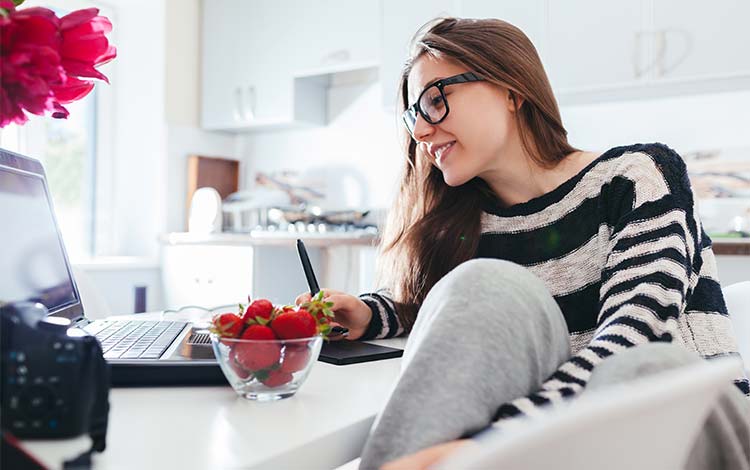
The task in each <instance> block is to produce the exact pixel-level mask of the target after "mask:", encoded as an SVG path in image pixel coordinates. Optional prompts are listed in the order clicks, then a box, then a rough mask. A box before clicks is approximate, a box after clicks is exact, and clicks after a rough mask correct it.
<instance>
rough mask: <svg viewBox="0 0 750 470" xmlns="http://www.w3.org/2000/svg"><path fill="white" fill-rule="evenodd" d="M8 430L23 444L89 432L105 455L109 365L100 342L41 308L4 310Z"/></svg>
mask: <svg viewBox="0 0 750 470" xmlns="http://www.w3.org/2000/svg"><path fill="white" fill-rule="evenodd" d="M0 319H1V320H2V325H0V326H1V328H0V346H2V348H1V349H2V356H0V357H1V358H0V380H2V387H1V388H0V403H1V404H2V428H3V430H6V431H9V432H10V433H11V434H13V435H15V436H16V437H18V438H22V439H54V438H69V437H75V436H79V435H81V434H83V433H86V432H88V433H89V434H90V435H91V437H92V439H93V440H94V448H95V450H98V451H101V450H104V446H105V436H106V431H107V419H108V414H109V387H110V377H109V365H108V364H107V362H106V361H105V360H104V356H103V354H102V349H101V346H100V344H99V342H98V341H97V340H96V338H95V337H93V336H91V335H89V334H88V333H86V332H85V331H84V330H82V329H79V328H72V327H71V325H70V321H69V320H67V319H65V318H60V317H54V316H52V317H49V316H47V310H46V308H44V306H43V305H41V304H33V303H28V302H24V303H17V304H7V305H2V306H0Z"/></svg>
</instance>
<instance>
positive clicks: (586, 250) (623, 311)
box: [360, 144, 750, 419]
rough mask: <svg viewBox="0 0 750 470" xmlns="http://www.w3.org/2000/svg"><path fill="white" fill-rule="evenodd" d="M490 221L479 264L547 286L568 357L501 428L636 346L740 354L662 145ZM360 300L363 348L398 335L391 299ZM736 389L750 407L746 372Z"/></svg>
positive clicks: (684, 189)
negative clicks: (514, 267) (510, 268)
mask: <svg viewBox="0 0 750 470" xmlns="http://www.w3.org/2000/svg"><path fill="white" fill-rule="evenodd" d="M483 209H484V211H483V213H482V234H481V238H480V242H479V249H478V252H477V254H476V257H477V258H498V259H505V260H508V261H512V262H515V263H518V264H520V265H523V266H526V267H527V268H528V269H530V270H531V271H532V272H533V273H534V274H536V275H537V276H538V277H539V278H541V279H542V280H543V281H544V283H545V284H546V286H547V288H548V289H549V291H550V292H551V293H552V295H553V296H554V298H555V300H556V301H557V303H558V305H559V306H560V309H561V310H562V312H563V315H564V316H565V320H566V322H567V325H568V330H569V331H570V339H571V345H572V350H573V351H572V352H573V356H572V357H571V359H570V360H568V361H567V362H565V363H564V364H563V365H562V366H560V368H559V369H558V370H557V371H556V372H555V373H554V374H553V375H552V376H551V377H549V379H548V380H546V381H545V382H544V384H543V385H542V387H541V389H540V390H538V391H537V392H535V393H533V394H532V395H530V396H527V397H521V398H519V399H516V400H514V401H512V402H510V403H507V404H505V405H503V406H502V407H501V408H500V410H499V411H498V415H497V416H498V418H499V419H502V418H506V417H512V416H517V415H523V414H525V415H533V414H535V411H537V410H538V407H539V405H545V404H549V403H556V402H559V401H561V400H563V399H564V398H567V397H571V396H574V395H576V394H577V393H578V392H580V391H581V390H582V389H583V388H584V387H585V386H586V383H587V381H588V379H589V376H590V375H591V371H592V369H593V368H594V367H595V366H596V365H597V364H598V363H600V362H601V361H602V360H603V359H605V358H606V357H608V356H610V355H612V354H616V353H617V352H619V351H622V350H624V349H626V348H629V347H632V346H634V345H637V344H642V343H647V342H650V341H667V342H669V341H675V342H678V343H680V344H683V345H684V346H685V347H687V348H688V349H690V350H693V351H696V352H698V353H699V354H700V355H702V356H703V357H705V358H712V357H716V356H724V355H737V354H738V353H737V344H736V341H735V339H734V335H733V332H732V329H731V324H730V319H729V316H728V313H727V308H726V305H725V304H724V298H723V296H722V292H721V288H720V285H719V281H718V277H717V271H716V261H715V258H714V254H713V251H712V250H711V239H710V238H709V237H708V236H707V235H706V233H705V232H704V231H703V229H702V227H701V225H700V222H699V219H698V214H697V208H696V205H695V204H694V201H693V194H692V190H691V188H690V183H689V180H688V176H687V169H686V167H685V163H684V162H683V160H682V158H681V157H680V156H679V155H678V154H677V153H676V152H674V151H673V150H671V149H670V148H668V147H666V146H665V145H662V144H637V145H631V146H625V147H616V148H613V149H610V150H608V151H607V152H605V153H604V154H602V155H601V156H600V157H599V158H597V159H596V160H594V161H593V162H592V163H591V164H589V165H588V166H587V167H586V168H585V169H584V170H582V171H581V172H580V173H578V174H577V175H576V176H575V177H573V178H572V179H570V180H568V181H567V182H565V183H563V184H562V185H561V186H560V187H558V188H557V189H555V190H553V191H551V192H549V193H547V194H544V195H543V196H540V197H538V198H535V199H532V200H531V201H528V202H526V203H522V204H517V205H514V206H511V207H508V208H501V207H498V206H497V205H496V204H492V203H488V204H487V205H486V206H485V207H483ZM360 297H361V298H362V299H363V300H364V301H365V302H366V303H367V304H368V305H369V306H370V308H371V309H372V311H373V317H372V321H371V323H370V326H369V328H368V330H367V331H366V333H365V336H363V339H373V338H389V337H393V336H398V335H401V334H403V332H404V329H403V327H402V325H401V324H400V322H399V320H398V317H397V316H396V311H395V308H394V304H393V302H392V301H391V299H390V298H389V294H388V291H387V290H380V291H377V292H374V293H370V294H363V295H361V296H360ZM735 384H736V385H737V387H738V388H739V389H740V390H741V391H742V392H743V393H745V395H747V396H749V397H750V390H749V389H748V380H747V378H746V377H745V374H744V371H742V370H738V371H737V379H736V380H735Z"/></svg>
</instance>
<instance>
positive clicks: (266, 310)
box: [242, 299, 273, 325]
mask: <svg viewBox="0 0 750 470" xmlns="http://www.w3.org/2000/svg"><path fill="white" fill-rule="evenodd" d="M272 313H273V304H272V303H271V301H269V300H266V299H258V300H256V301H254V302H253V303H251V304H250V305H248V306H247V309H245V314H244V315H243V316H242V321H244V322H245V323H247V324H249V325H251V324H259V325H267V324H268V322H269V321H270V320H271V314H272Z"/></svg>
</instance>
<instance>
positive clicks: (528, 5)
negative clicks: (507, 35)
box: [459, 0, 547, 61]
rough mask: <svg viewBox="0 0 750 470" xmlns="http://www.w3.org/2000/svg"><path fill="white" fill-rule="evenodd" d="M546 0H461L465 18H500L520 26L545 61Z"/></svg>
mask: <svg viewBox="0 0 750 470" xmlns="http://www.w3.org/2000/svg"><path fill="white" fill-rule="evenodd" d="M546 3H547V2H546V0H461V1H460V6H459V9H460V14H461V16H462V17H464V18H498V19H501V20H503V21H507V22H508V23H510V24H512V25H514V26H516V27H518V28H519V29H520V30H521V31H523V32H524V33H525V34H526V36H528V37H529V39H531V42H532V43H533V44H534V47H535V48H536V50H537V52H538V53H539V55H540V56H541V57H542V61H544V49H545V46H546V44H545V43H546V41H545V35H546V28H547V24H546V19H547V17H546V14H545V11H546Z"/></svg>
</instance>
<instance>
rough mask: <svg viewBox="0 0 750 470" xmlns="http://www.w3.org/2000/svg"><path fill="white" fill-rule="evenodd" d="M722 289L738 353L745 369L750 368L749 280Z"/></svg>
mask: <svg viewBox="0 0 750 470" xmlns="http://www.w3.org/2000/svg"><path fill="white" fill-rule="evenodd" d="M723 291H724V301H725V302H726V304H727V310H728V311H729V318H731V319H732V327H733V329H734V334H735V337H736V338H737V346H738V349H739V351H740V355H741V356H742V359H743V360H744V361H745V369H750V281H744V282H738V283H737V284H732V285H731V286H727V287H725V288H724V289H723Z"/></svg>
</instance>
